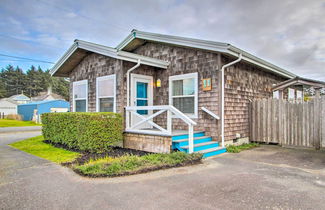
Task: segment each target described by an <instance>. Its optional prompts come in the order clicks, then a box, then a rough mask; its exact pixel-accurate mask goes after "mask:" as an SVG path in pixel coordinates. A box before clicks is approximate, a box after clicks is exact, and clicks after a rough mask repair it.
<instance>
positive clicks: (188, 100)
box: [173, 97, 195, 114]
mask: <svg viewBox="0 0 325 210" xmlns="http://www.w3.org/2000/svg"><path fill="white" fill-rule="evenodd" d="M194 103H195V99H194V97H182V98H174V99H173V106H175V107H176V108H177V109H178V110H180V111H181V112H183V113H186V114H193V113H194Z"/></svg>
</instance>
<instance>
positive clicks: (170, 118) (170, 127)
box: [167, 109, 173, 135]
mask: <svg viewBox="0 0 325 210" xmlns="http://www.w3.org/2000/svg"><path fill="white" fill-rule="evenodd" d="M172 120H173V119H172V113H171V111H170V109H168V110H167V130H168V132H169V134H170V135H172V127H173V126H172Z"/></svg>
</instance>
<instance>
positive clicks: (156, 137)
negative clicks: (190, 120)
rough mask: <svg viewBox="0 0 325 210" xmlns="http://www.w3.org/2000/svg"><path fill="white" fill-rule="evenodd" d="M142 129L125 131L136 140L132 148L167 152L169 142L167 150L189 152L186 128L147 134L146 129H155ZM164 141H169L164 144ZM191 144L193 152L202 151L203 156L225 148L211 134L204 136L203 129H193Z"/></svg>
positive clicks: (216, 153) (219, 151) (209, 155)
mask: <svg viewBox="0 0 325 210" xmlns="http://www.w3.org/2000/svg"><path fill="white" fill-rule="evenodd" d="M143 131H144V132H143V133H141V132H139V131H137V132H129V131H128V132H126V133H128V135H125V136H129V135H133V138H132V141H137V142H138V143H133V144H132V146H133V147H132V148H135V147H136V149H141V150H145V151H150V152H167V150H168V148H166V146H167V147H168V144H169V151H170V148H171V149H172V150H179V151H182V152H185V153H189V135H188V131H187V130H173V131H172V134H171V135H167V134H148V131H156V130H155V129H143ZM129 139H130V138H129ZM166 141H167V142H169V143H168V144H166ZM136 144H143V145H136ZM124 145H125V144H124ZM125 146H127V145H125ZM193 146H194V148H193V150H194V152H198V153H202V154H203V157H204V158H207V157H211V156H215V155H218V154H222V153H225V152H226V148H224V147H221V146H220V145H219V142H217V141H213V140H212V137H211V136H206V134H205V131H194V139H193ZM162 148H164V149H162Z"/></svg>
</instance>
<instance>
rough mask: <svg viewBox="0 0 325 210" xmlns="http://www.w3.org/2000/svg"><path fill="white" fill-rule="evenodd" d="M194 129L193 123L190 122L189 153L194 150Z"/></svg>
mask: <svg viewBox="0 0 325 210" xmlns="http://www.w3.org/2000/svg"><path fill="white" fill-rule="evenodd" d="M193 140H194V131H193V125H192V124H188V153H190V154H191V153H193V152H194V143H193Z"/></svg>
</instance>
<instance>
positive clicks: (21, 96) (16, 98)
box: [9, 94, 30, 101]
mask: <svg viewBox="0 0 325 210" xmlns="http://www.w3.org/2000/svg"><path fill="white" fill-rule="evenodd" d="M9 98H10V99H11V100H14V101H30V98H29V97H27V96H25V95H24V94H18V95H13V96H10V97H9Z"/></svg>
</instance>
